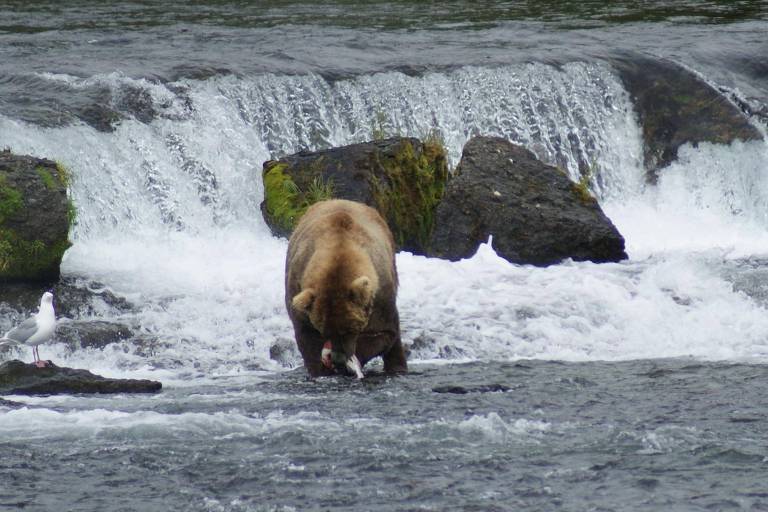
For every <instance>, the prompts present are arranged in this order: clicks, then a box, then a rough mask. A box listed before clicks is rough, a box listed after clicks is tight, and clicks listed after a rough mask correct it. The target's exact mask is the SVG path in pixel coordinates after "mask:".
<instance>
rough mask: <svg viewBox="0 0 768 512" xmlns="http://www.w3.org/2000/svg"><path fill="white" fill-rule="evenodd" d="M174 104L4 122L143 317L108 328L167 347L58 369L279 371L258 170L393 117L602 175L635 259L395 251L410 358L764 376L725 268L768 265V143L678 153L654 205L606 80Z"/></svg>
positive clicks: (274, 265) (117, 351) (584, 67)
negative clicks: (686, 365) (534, 259)
mask: <svg viewBox="0 0 768 512" xmlns="http://www.w3.org/2000/svg"><path fill="white" fill-rule="evenodd" d="M41 76H42V77H43V78H47V79H51V80H56V81H59V82H62V83H67V84H70V85H71V86H72V87H73V88H82V87H89V86H91V85H94V84H99V85H106V86H107V87H110V88H112V89H114V90H115V91H117V92H119V90H120V88H121V87H124V86H126V85H127V86H130V87H137V88H141V89H142V90H145V91H146V92H147V94H149V96H150V97H151V98H152V99H153V101H154V102H155V103H156V104H157V106H160V105H165V104H167V103H168V101H170V100H169V98H171V97H172V96H173V94H172V93H171V92H170V89H168V88H167V87H166V86H165V85H161V84H155V83H149V82H146V81H141V80H132V79H130V78H127V77H124V76H121V75H119V74H109V75H104V76H97V77H91V78H89V79H80V78H77V77H71V76H60V75H50V76H49V75H41ZM174 85H175V86H178V87H181V88H183V89H185V90H186V94H187V96H188V98H189V100H190V102H191V105H192V106H193V108H191V109H185V108H182V107H181V106H179V105H177V107H178V109H179V110H173V109H176V107H173V108H172V110H173V112H168V114H169V115H168V116H166V117H162V116H161V117H159V118H157V119H155V120H154V121H153V122H152V123H149V124H143V123H140V122H138V121H136V120H132V119H126V120H124V121H123V122H122V123H121V124H120V125H119V126H118V127H117V129H116V130H115V131H114V132H112V133H100V132H96V131H95V130H93V129H92V128H90V127H88V126H85V125H79V124H76V125H72V126H66V127H60V128H39V127H36V126H30V125H26V124H24V123H20V122H17V121H13V120H10V119H7V118H5V117H2V116H0V135H2V139H3V141H4V144H7V145H10V146H11V147H12V148H13V150H14V151H15V152H17V153H31V154H36V155H41V156H47V157H51V158H55V159H58V160H60V161H62V162H63V163H64V164H65V165H67V166H68V167H69V168H70V170H71V172H72V175H73V181H72V196H73V198H74V201H75V204H76V205H77V207H78V224H77V226H76V228H75V231H74V233H73V236H74V246H73V247H72V248H71V249H70V250H69V251H68V252H67V254H66V255H65V260H64V263H63V270H64V273H65V274H68V275H78V276H84V277H85V278H86V279H88V280H92V281H99V282H101V283H103V285H104V286H105V287H106V288H107V289H109V290H110V291H112V292H113V293H116V294H117V295H119V296H123V297H125V298H127V299H128V300H129V301H130V302H132V303H133V304H134V305H136V306H137V309H136V311H135V312H127V313H111V312H109V311H108V310H105V311H101V312H99V313H97V315H96V316H97V317H99V318H106V319H109V320H115V321H120V322H124V323H126V324H128V325H130V326H131V327H132V328H134V329H135V330H136V332H137V333H138V334H139V335H140V336H142V337H146V338H149V339H152V340H154V341H156V342H157V349H156V351H155V353H154V354H153V355H150V356H139V355H135V354H134V348H133V346H132V345H131V344H130V343H126V344H125V345H118V346H116V347H109V348H107V349H105V350H103V351H98V350H87V351H77V352H75V353H69V352H68V350H67V349H66V348H65V347H64V346H63V345H62V344H54V345H50V346H46V347H42V348H41V350H42V351H43V353H44V354H46V356H45V357H47V358H51V359H54V360H55V361H57V362H63V363H70V364H71V365H77V366H84V367H90V368H94V369H98V370H99V372H102V373H104V374H106V375H108V376H123V375H131V374H133V375H140V376H143V377H148V378H157V377H158V376H159V377H160V380H164V381H170V382H171V383H172V385H174V386H182V385H184V384H183V383H184V381H189V380H198V379H204V378H215V377H217V376H227V375H237V374H239V373H248V372H256V371H257V370H258V369H260V368H261V369H264V370H269V371H275V370H279V369H280V367H279V366H278V365H277V364H276V363H274V362H271V361H270V360H269V347H270V346H271V345H272V344H273V343H275V342H276V341H277V340H283V339H292V338H293V333H292V329H291V326H290V322H289V320H288V317H287V314H286V312H285V306H284V304H283V283H282V279H283V262H284V257H285V249H286V243H285V241H281V240H277V239H275V238H273V237H272V236H271V235H270V234H269V230H268V229H267V227H266V225H265V224H264V222H263V220H262V219H261V212H260V209H259V203H260V201H261V199H262V196H263V190H262V184H261V180H260V178H259V174H260V170H261V165H262V162H263V161H264V160H267V159H268V158H270V157H273V156H279V155H280V154H282V153H290V152H293V151H296V150H298V149H301V148H305V147H306V148H314V147H322V146H325V145H340V144H346V143H350V142H355V141H359V140H365V139H367V138H370V136H371V134H372V129H373V127H374V125H375V121H376V118H377V113H378V112H384V113H385V114H387V115H388V119H386V123H385V124H386V126H385V128H387V129H389V130H391V131H392V132H398V133H400V134H402V135H413V136H422V135H424V134H425V133H426V132H427V131H429V130H430V129H432V128H435V127H437V128H440V131H441V132H442V133H443V135H444V137H445V139H446V142H447V143H448V146H449V151H450V153H451V158H452V160H453V161H454V162H455V161H456V160H457V158H458V155H459V154H460V151H461V146H462V144H463V143H464V141H466V139H467V138H468V137H469V136H470V135H472V134H475V133H483V134H495V135H501V136H505V137H508V138H510V139H512V140H517V141H520V142H523V143H525V144H527V145H528V146H529V147H530V148H532V149H533V150H534V151H535V152H536V153H537V154H539V156H541V157H543V158H545V159H548V160H549V161H554V162H560V163H562V164H563V165H564V166H565V167H567V170H568V171H569V172H570V173H571V175H572V176H574V177H576V176H577V175H578V166H579V162H581V163H582V164H583V163H587V164H589V165H590V166H591V167H592V168H593V170H594V171H595V173H596V174H595V176H594V178H593V181H592V187H593V189H594V190H595V191H596V192H597V194H598V196H599V197H600V198H601V200H603V203H604V204H603V206H604V207H605V210H606V212H607V213H608V214H609V216H610V217H611V218H612V219H613V220H614V222H615V223H616V225H617V226H618V228H619V229H620V231H621V232H622V233H623V234H624V235H625V237H626V239H627V245H628V250H629V254H630V256H631V257H632V260H631V261H629V262H626V263H622V264H605V265H594V264H591V263H572V262H565V263H564V264H561V265H556V266H552V267H549V268H546V269H541V268H534V267H528V266H519V265H512V264H510V263H508V262H506V261H504V260H503V259H501V258H499V257H498V256H496V254H495V253H494V252H493V250H492V248H491V247H490V246H488V245H483V246H482V247H481V248H480V250H479V251H478V254H477V255H475V256H474V257H472V258H469V259H467V260H464V261H461V262H457V263H451V262H447V261H441V260H432V259H427V258H423V257H418V256H413V255H411V254H408V253H401V254H399V255H398V257H397V264H398V268H399V271H400V282H401V284H402V287H401V292H400V295H399V298H398V306H399V310H400V314H401V320H402V331H403V336H404V339H405V342H406V343H408V344H411V343H413V344H414V347H415V348H414V352H413V355H412V359H415V360H417V361H418V360H427V361H432V360H445V359H447V360H451V361H471V360H488V359H492V360H510V359H517V358H542V359H563V360H574V361H581V360H624V359H632V358H655V357H680V356H693V357H697V358H702V359H715V360H717V359H753V360H760V361H766V360H768V347H767V344H768V320H767V319H768V315H767V314H766V311H765V310H764V309H763V308H762V307H760V306H759V305H758V304H756V303H755V302H754V301H752V300H751V299H749V297H746V296H745V295H744V294H743V293H741V292H736V291H734V290H733V287H732V286H731V285H730V284H729V283H728V281H727V280H725V278H723V277H722V276H721V275H720V274H721V262H722V260H723V258H733V257H739V256H744V255H753V254H766V253H768V219H766V215H767V214H766V213H765V212H766V211H768V207H767V205H768V199H767V198H768V192H766V190H768V186H767V185H768V184H766V177H765V176H766V175H768V173H767V172H766V162H768V150H767V149H766V145H765V144H763V143H759V142H752V143H739V142H737V143H734V144H733V145H731V146H712V145H707V144H701V145H699V147H698V148H690V147H684V148H681V150H680V159H679V162H678V163H676V164H673V165H672V166H671V167H669V168H668V169H664V170H663V171H662V174H661V179H660V181H659V184H658V187H656V188H653V187H650V186H645V185H644V171H643V170H642V165H641V162H640V158H641V153H642V151H641V142H640V130H639V127H638V125H637V123H636V121H635V119H634V114H633V113H632V112H633V110H632V105H631V103H630V101H629V98H628V95H627V94H626V92H625V91H624V90H623V89H622V88H621V85H620V82H619V81H618V80H617V79H616V77H615V76H614V75H613V74H612V72H611V71H610V69H609V68H608V67H606V66H600V65H593V64H584V63H574V64H569V65H566V66H564V67H562V68H554V67H550V66H545V65H541V64H535V65H525V66H518V67H502V68H495V69H484V68H471V67H470V68H463V69H460V70H456V71H454V72H450V73H428V74H425V75H423V76H420V77H409V76H406V75H403V74H400V73H382V74H378V75H374V76H367V77H358V78H355V79H350V80H341V81H337V82H334V83H329V82H326V81H325V80H323V79H321V78H320V77H318V76H314V75H306V76H290V77H289V76H273V75H263V76H257V77H248V78H241V77H236V76H227V77H216V78H212V79H210V80H206V81H184V82H182V83H178V84H174ZM532 90H535V91H536V95H532V94H531V92H530V91H532ZM169 95H170V96H169ZM177 99H178V98H176V99H174V100H173V101H172V103H173V102H175V101H176V100H177ZM173 104H174V105H176V103H173ZM555 105H557V108H554V106H555ZM25 357H26V356H25ZM133 372H137V373H133ZM254 375H255V373H254Z"/></svg>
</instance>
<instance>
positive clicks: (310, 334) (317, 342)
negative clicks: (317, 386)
mask: <svg viewBox="0 0 768 512" xmlns="http://www.w3.org/2000/svg"><path fill="white" fill-rule="evenodd" d="M294 333H295V335H296V344H297V345H298V347H299V352H301V358H302V359H303V360H304V368H306V369H307V373H309V376H310V377H312V378H314V377H322V376H325V375H333V374H334V373H335V372H334V370H333V367H331V368H328V367H326V366H325V365H323V361H322V358H321V354H322V351H323V343H324V341H323V338H322V336H321V335H320V333H319V332H317V331H316V330H315V329H314V328H312V327H311V326H307V325H303V324H301V325H298V326H297V325H294Z"/></svg>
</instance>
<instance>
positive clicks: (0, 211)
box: [0, 151, 74, 282]
mask: <svg viewBox="0 0 768 512" xmlns="http://www.w3.org/2000/svg"><path fill="white" fill-rule="evenodd" d="M68 179H69V178H68V173H67V171H66V170H65V169H64V168H63V167H62V166H60V165H58V164H57V163H56V162H53V161H51V160H46V159H42V158H34V157H31V156H17V155H13V154H11V153H10V151H2V152H0V282H2V281H44V282H52V281H55V280H56V279H58V278H59V265H60V264H61V257H62V256H63V255H64V251H66V250H67V248H68V247H69V246H70V243H69V239H68V236H69V228H70V226H71V224H72V222H73V220H74V209H73V206H72V203H71V202H70V201H69V199H68V198H67V183H68Z"/></svg>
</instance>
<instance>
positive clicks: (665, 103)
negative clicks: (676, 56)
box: [614, 56, 762, 181]
mask: <svg viewBox="0 0 768 512" xmlns="http://www.w3.org/2000/svg"><path fill="white" fill-rule="evenodd" d="M614 66H615V67H616V69H617V70H618V72H619V76H620V77H621V80H622V82H623V83H624V86H625V87H626V89H627V91H629V94H630V95H631V96H632V101H633V103H634V106H635V110H636V111H637V115H638V117H639V118H640V124H641V126H642V129H643V142H644V148H643V153H644V154H643V159H644V163H645V168H646V170H647V171H648V177H649V179H650V180H652V181H653V180H655V179H656V178H657V173H658V171H659V169H661V168H663V167H666V166H667V165H669V164H670V163H671V162H673V161H675V160H676V159H677V151H678V149H679V148H680V146H682V145H683V144H686V143H689V144H692V145H694V146H695V145H696V144H698V143H699V142H711V143H716V144H730V143H731V142H733V141H734V140H737V139H738V140H744V141H749V140H761V139H762V135H761V134H760V132H759V131H758V130H757V129H756V128H755V127H754V126H752V125H751V124H750V123H749V120H748V119H747V117H746V115H744V113H743V112H742V110H741V109H740V108H739V107H738V106H736V105H734V104H733V103H731V102H730V101H729V100H728V99H727V98H726V97H725V96H723V95H722V94H721V93H720V92H719V91H717V90H716V89H715V88H713V87H711V86H710V85H709V84H707V83H706V82H705V81H704V80H702V79H701V78H699V77H698V76H696V75H695V74H694V73H692V72H690V71H688V70H686V69H684V68H682V67H680V66H678V65H677V64H674V63H673V62H670V61H667V60H656V59H652V58H649V57H642V56H628V57H623V58H620V59H617V60H616V61H614Z"/></svg>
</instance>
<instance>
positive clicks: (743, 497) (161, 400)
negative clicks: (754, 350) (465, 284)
mask: <svg viewBox="0 0 768 512" xmlns="http://www.w3.org/2000/svg"><path fill="white" fill-rule="evenodd" d="M766 382H768V367H767V366H765V365H750V364H737V363H701V362H696V361H690V360H654V361H647V360H643V361H630V362H623V363H601V362H591V363H563V362H555V361H529V360H520V361H517V362H509V363H465V364H449V365H439V366H435V365H429V364H424V365H416V366H414V368H413V371H412V372H411V374H410V375H408V376H406V377H402V378H386V377H383V376H380V375H376V374H372V375H369V376H368V377H367V378H366V379H365V380H364V381H362V382H356V381H353V380H350V379H334V378H326V379H320V380H319V381H315V382H310V381H306V380H305V379H304V378H303V370H297V371H293V372H289V373H286V374H280V375H243V376H240V377H226V378H220V379H215V380H212V381H210V382H207V383H205V384H201V385H195V386H192V387H191V388H186V387H183V388H175V389H174V388H172V389H169V390H167V391H164V392H163V393H161V394H160V395H157V396H153V397H147V398H130V399H127V398H126V397H97V398H74V397H67V398H61V397H59V398H57V397H50V398H40V399H35V400H34V401H32V402H31V403H32V404H34V405H31V406H30V407H29V408H28V409H26V408H25V409H21V410H15V411H11V412H3V413H2V414H1V415H0V431H2V432H3V436H4V440H3V442H2V443H0V448H2V452H3V468H4V475H5V476H4V482H3V487H2V491H0V503H1V504H2V505H3V506H4V507H7V508H14V507H17V508H20V509H24V510H82V511H86V510H94V511H97V510H361V509H362V510H372V511H373V510H377V511H378V510H381V511H384V510H482V511H486V510H662V509H673V510H764V509H766V508H768V491H766V487H765V478H764V477H765V475H766V464H768V445H767V444H766V439H767V438H768V427H766V416H765V411H766V407H768V398H766V397H768V384H766ZM457 383H460V384H458V385H457ZM8 437H11V438H13V440H12V441H8V440H7V439H8Z"/></svg>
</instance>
